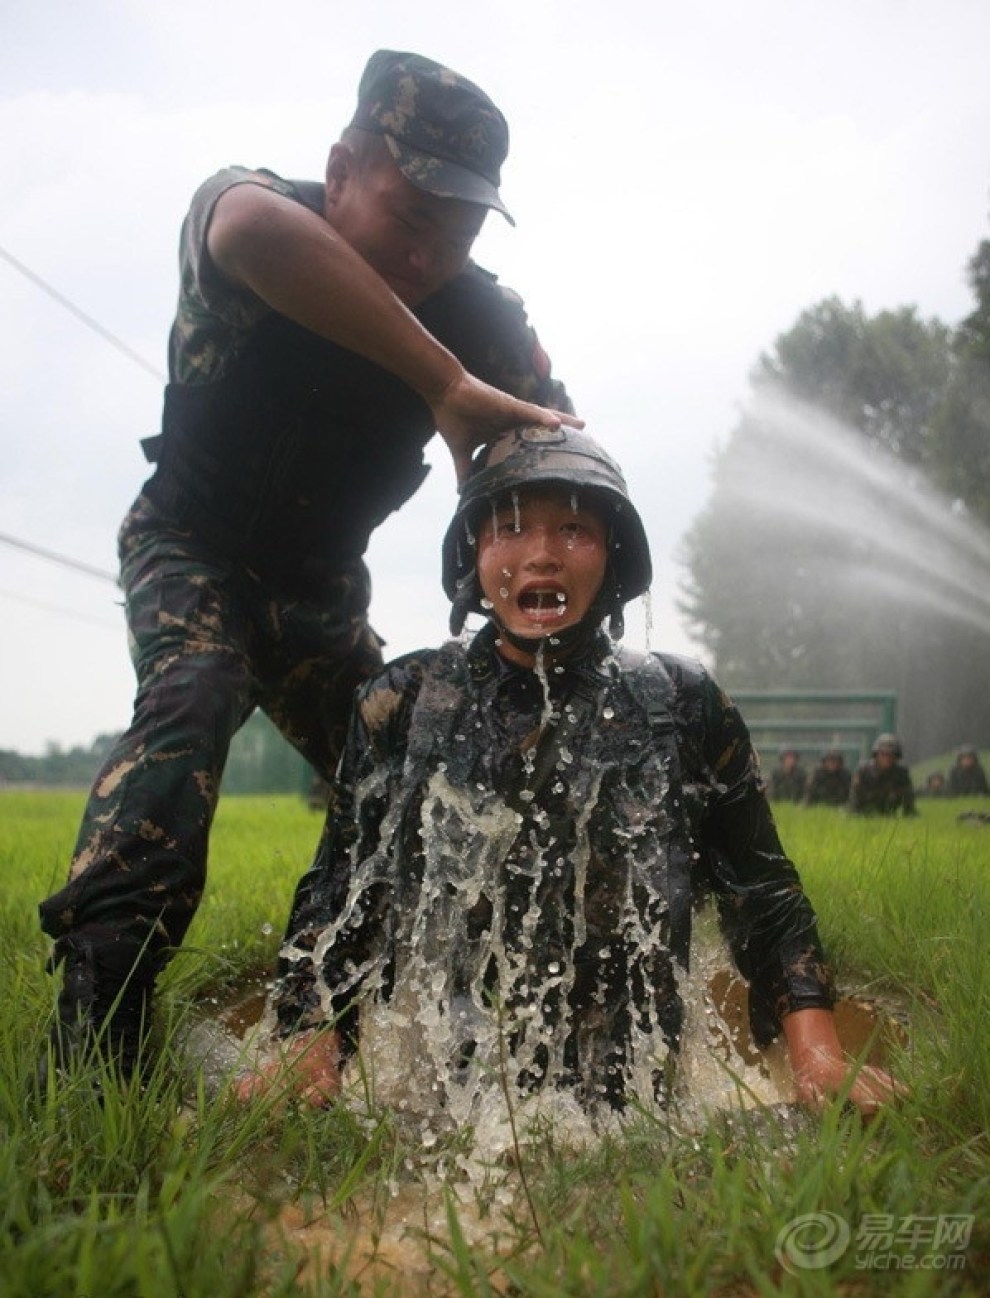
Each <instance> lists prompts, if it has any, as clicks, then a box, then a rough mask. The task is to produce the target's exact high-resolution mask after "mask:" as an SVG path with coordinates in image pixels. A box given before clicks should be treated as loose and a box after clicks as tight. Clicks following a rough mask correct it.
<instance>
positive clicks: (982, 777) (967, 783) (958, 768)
mask: <svg viewBox="0 0 990 1298" xmlns="http://www.w3.org/2000/svg"><path fill="white" fill-rule="evenodd" d="M949 797H950V798H973V797H977V798H981V797H982V798H987V797H990V784H988V783H987V773H986V771H985V770H984V769H983V766H982V763H981V762H980V755H979V753H978V752H977V751H976V749H975V748H974V747H973V745H972V744H963V745H962V747H961V748H959V749H957V750H956V761H955V765H954V766H953V767H952V769H951V770H950V771H949Z"/></svg>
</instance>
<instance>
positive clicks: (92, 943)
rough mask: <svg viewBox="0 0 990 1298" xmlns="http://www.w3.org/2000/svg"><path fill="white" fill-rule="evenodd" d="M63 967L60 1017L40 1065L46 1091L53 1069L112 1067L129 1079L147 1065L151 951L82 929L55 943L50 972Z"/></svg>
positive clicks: (152, 974)
mask: <svg viewBox="0 0 990 1298" xmlns="http://www.w3.org/2000/svg"><path fill="white" fill-rule="evenodd" d="M58 966H61V968H62V990H61V992H60V993H59V997H58V1009H57V1019H56V1022H55V1024H54V1026H53V1027H52V1032H51V1040H50V1045H49V1047H48V1049H47V1050H46V1051H45V1054H44V1055H43V1056H42V1058H41V1060H40V1062H39V1065H38V1081H39V1085H40V1086H41V1088H42V1090H44V1089H45V1088H46V1086H47V1082H48V1072H49V1068H50V1067H54V1068H55V1069H56V1071H57V1072H61V1073H68V1072H70V1071H71V1070H72V1069H73V1067H78V1066H79V1065H80V1064H83V1065H85V1064H87V1063H88V1064H89V1066H91V1067H93V1068H94V1070H95V1069H98V1068H99V1067H100V1066H109V1067H110V1068H111V1069H112V1070H113V1071H114V1072H115V1073H116V1074H117V1076H118V1077H120V1078H121V1080H123V1081H127V1080H129V1079H130V1078H131V1077H133V1076H134V1074H135V1073H136V1072H138V1071H139V1069H141V1068H142V1067H144V1066H146V1064H147V1060H146V1058H145V1056H146V1054H147V1050H146V1040H147V1034H148V1030H149V1028H150V1025H151V999H152V992H153V989H154V977H155V970H154V965H153V961H152V960H151V959H150V958H149V956H148V953H147V951H146V950H145V949H144V948H142V947H141V946H139V945H137V944H136V943H134V942H132V941H129V940H127V939H124V938H121V937H120V936H119V935H117V934H115V933H114V932H113V931H112V930H109V929H96V928H92V929H80V930H79V931H78V932H76V933H70V934H69V935H68V936H67V937H63V938H59V940H58V941H57V942H56V943H55V949H54V951H53V953H52V957H51V960H50V961H49V971H50V972H54V971H55V970H56V969H57V968H58Z"/></svg>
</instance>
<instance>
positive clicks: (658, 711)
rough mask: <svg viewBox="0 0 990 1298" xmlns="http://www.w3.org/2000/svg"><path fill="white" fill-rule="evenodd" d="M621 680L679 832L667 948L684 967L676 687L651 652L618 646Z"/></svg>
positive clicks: (684, 838) (686, 931) (685, 831)
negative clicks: (641, 715)
mask: <svg viewBox="0 0 990 1298" xmlns="http://www.w3.org/2000/svg"><path fill="white" fill-rule="evenodd" d="M616 658H617V659H618V662H619V666H620V668H621V669H622V679H623V681H624V683H625V684H626V686H627V687H628V689H629V692H630V693H631V694H632V696H633V698H634V699H635V700H636V702H637V703H638V704H639V705H640V707H641V708H642V709H643V711H644V712H645V713H646V716H647V719H648V721H649V726H650V733H651V734H652V735H653V737H654V740H655V741H656V743H657V746H658V748H659V749H660V750H661V752H662V754H663V757H664V759H665V761H666V764H667V772H668V778H669V781H670V791H671V798H670V801H671V805H672V809H673V808H676V809H677V810H676V813H675V814H677V815H678V816H679V818H680V820H681V832H680V833H679V834H674V835H672V836H671V840H670V861H669V871H670V873H669V880H670V884H669V887H670V897H669V905H670V950H671V954H672V955H673V956H674V957H675V959H676V960H677V961H678V963H679V964H681V965H682V966H683V967H684V968H685V969H687V968H688V967H689V964H690V954H691V896H692V873H693V871H692V865H693V860H694V853H695V846H694V841H693V838H692V835H691V827H690V824H689V823H688V818H687V814H686V812H685V807H686V805H687V804H686V801H685V795H684V779H683V773H682V767H681V755H680V751H679V749H678V745H677V727H676V724H675V722H674V715H673V711H672V708H673V703H674V699H675V694H676V686H675V685H674V682H673V680H672V679H671V676H670V673H669V672H668V671H667V669H666V667H665V666H664V664H663V661H662V660H661V658H660V657H659V656H658V655H657V654H653V653H648V654H641V653H636V652H634V651H633V650H630V649H624V648H623V649H619V650H618V652H617V653H616Z"/></svg>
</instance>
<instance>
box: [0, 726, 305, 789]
mask: <svg viewBox="0 0 990 1298" xmlns="http://www.w3.org/2000/svg"><path fill="white" fill-rule="evenodd" d="M117 738H118V735H117V734H116V733H113V734H103V735H97V737H96V738H95V739H94V740H93V742H92V743H91V744H89V745H88V746H75V747H72V748H61V747H60V746H59V745H58V744H49V745H48V747H47V748H46V750H45V752H44V753H43V754H42V755H41V756H40V757H36V756H25V755H24V754H22V753H17V752H13V751H11V750H10V749H0V786H2V785H4V784H22V785H24V784H32V785H38V786H41V787H45V788H49V787H59V788H71V787H77V788H89V786H90V784H91V783H92V781H93V777H94V776H95V775H96V772H97V771H98V769H99V768H100V766H101V764H102V763H103V760H104V758H105V757H106V756H107V754H108V753H109V752H110V750H111V748H112V747H113V745H114V743H115V741H116V740H117ZM312 781H313V771H312V768H311V767H310V766H309V764H308V763H307V762H306V761H305V760H304V759H303V758H302V757H301V756H300V755H299V754H298V753H297V752H296V750H295V749H294V748H292V747H291V745H289V744H288V743H286V741H285V740H284V739H283V738H282V736H281V735H280V734H279V732H278V730H277V729H276V728H275V726H274V725H272V723H271V722H270V721H269V720H268V718H267V717H266V716H265V714H264V713H263V712H255V713H254V714H253V715H252V716H251V717H250V718H249V719H248V722H247V724H246V725H245V726H243V727H242V729H241V730H240V731H239V732H238V733H237V734H236V735H235V736H234V739H233V742H232V743H231V746H230V756H229V758H228V760H227V766H226V769H225V770H224V775H223V790H224V792H225V793H298V794H300V795H303V794H306V793H307V792H308V791H309V788H310V785H311V784H312Z"/></svg>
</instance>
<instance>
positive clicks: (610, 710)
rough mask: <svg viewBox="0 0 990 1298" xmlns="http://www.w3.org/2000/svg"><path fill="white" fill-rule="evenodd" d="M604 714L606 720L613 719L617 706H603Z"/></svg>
mask: <svg viewBox="0 0 990 1298" xmlns="http://www.w3.org/2000/svg"><path fill="white" fill-rule="evenodd" d="M602 716H603V717H604V718H605V720H606V721H611V720H612V718H613V717H614V716H615V708H602Z"/></svg>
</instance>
